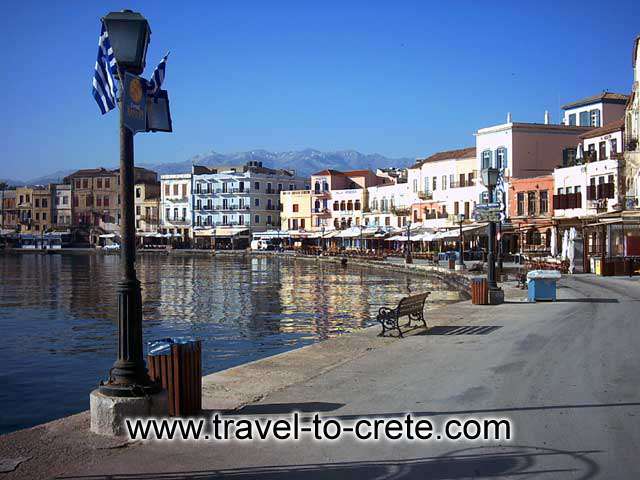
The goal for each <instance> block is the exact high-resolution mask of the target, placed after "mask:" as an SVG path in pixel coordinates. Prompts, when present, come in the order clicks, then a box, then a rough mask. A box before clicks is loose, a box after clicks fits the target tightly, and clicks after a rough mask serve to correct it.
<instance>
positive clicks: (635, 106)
mask: <svg viewBox="0 0 640 480" xmlns="http://www.w3.org/2000/svg"><path fill="white" fill-rule="evenodd" d="M631 58H632V62H631V63H632V67H633V86H632V89H631V96H630V97H629V100H628V102H627V105H626V109H625V114H624V122H625V130H624V145H625V152H624V177H625V182H624V186H625V207H626V208H627V209H637V208H640V36H638V37H637V38H636V39H635V41H634V43H633V50H632V57H631Z"/></svg>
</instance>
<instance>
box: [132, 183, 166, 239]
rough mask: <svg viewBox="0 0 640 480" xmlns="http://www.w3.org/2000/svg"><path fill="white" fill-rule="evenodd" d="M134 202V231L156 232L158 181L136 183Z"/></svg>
mask: <svg viewBox="0 0 640 480" xmlns="http://www.w3.org/2000/svg"><path fill="white" fill-rule="evenodd" d="M134 203H135V209H136V213H135V220H136V232H140V233H157V232H158V230H159V228H160V183H159V182H152V183H137V184H136V185H135V187H134Z"/></svg>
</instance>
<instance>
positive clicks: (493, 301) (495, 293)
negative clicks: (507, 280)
mask: <svg viewBox="0 0 640 480" xmlns="http://www.w3.org/2000/svg"><path fill="white" fill-rule="evenodd" d="M501 303H504V290H502V289H501V288H490V289H489V305H500V304H501Z"/></svg>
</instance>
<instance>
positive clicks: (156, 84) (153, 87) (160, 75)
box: [147, 52, 169, 95]
mask: <svg viewBox="0 0 640 480" xmlns="http://www.w3.org/2000/svg"><path fill="white" fill-rule="evenodd" d="M168 56H169V53H168V52H167V54H166V55H165V56H164V57H163V58H162V60H160V63H159V64H158V66H157V67H156V69H155V70H154V71H153V75H151V80H149V82H148V85H147V94H149V95H157V94H158V92H159V91H160V87H162V82H164V71H165V69H166V68H167V57H168Z"/></svg>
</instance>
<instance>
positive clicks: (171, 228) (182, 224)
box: [159, 173, 193, 241]
mask: <svg viewBox="0 0 640 480" xmlns="http://www.w3.org/2000/svg"><path fill="white" fill-rule="evenodd" d="M191 183H192V182H191V173H178V174H168V175H161V176H160V207H159V208H160V212H159V213H160V224H161V226H160V230H161V232H162V233H164V234H167V233H169V234H172V235H178V236H180V237H181V238H182V239H183V240H184V241H187V240H188V239H190V238H192V235H193V231H192V226H193V224H192V213H191Z"/></svg>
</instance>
